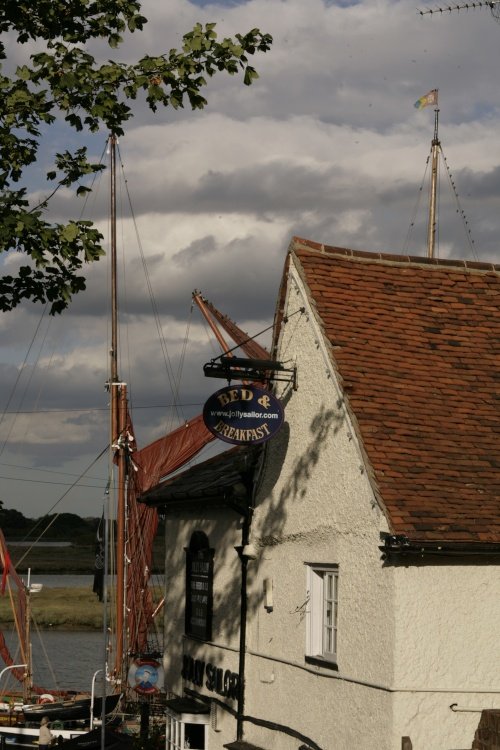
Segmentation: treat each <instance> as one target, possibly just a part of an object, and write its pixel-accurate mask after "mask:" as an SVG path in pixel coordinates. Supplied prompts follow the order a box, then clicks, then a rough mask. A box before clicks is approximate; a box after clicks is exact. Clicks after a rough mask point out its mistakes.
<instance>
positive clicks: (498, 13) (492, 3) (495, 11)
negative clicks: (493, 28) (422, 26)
mask: <svg viewBox="0 0 500 750" xmlns="http://www.w3.org/2000/svg"><path fill="white" fill-rule="evenodd" d="M476 8H489V9H490V11H491V15H492V16H493V18H494V19H495V21H496V22H497V23H500V0H474V1H473V2H468V3H458V4H455V5H443V6H441V7H437V8H425V9H424V10H419V11H418V12H419V13H420V15H421V16H428V15H430V16H432V15H434V14H437V13H452V12H453V11H454V10H456V11H460V10H475V9H476Z"/></svg>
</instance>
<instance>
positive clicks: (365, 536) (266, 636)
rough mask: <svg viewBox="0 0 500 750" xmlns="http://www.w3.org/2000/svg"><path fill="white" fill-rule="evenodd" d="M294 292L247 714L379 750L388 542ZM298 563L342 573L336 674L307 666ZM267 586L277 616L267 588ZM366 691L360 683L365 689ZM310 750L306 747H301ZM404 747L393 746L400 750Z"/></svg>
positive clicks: (389, 591)
mask: <svg viewBox="0 0 500 750" xmlns="http://www.w3.org/2000/svg"><path fill="white" fill-rule="evenodd" d="M304 305H306V307H307V300H306V299H305V298H304V296H303V294H302V290H301V284H300V282H298V283H294V282H293V281H292V282H291V283H290V291H289V299H288V307H287V311H286V315H287V316H288V322H287V323H286V324H285V326H284V332H283V336H282V340H281V344H280V351H279V352H278V354H277V358H278V359H279V360H280V361H283V362H288V363H289V364H290V360H293V361H295V362H296V364H297V369H298V378H299V388H298V391H296V392H294V391H292V390H291V389H290V387H288V386H285V388H284V393H283V394H282V397H283V399H284V403H285V418H286V422H287V425H286V426H285V427H284V428H283V429H282V431H281V433H279V434H278V435H277V436H276V437H275V438H273V440H271V441H270V442H269V443H268V448H267V455H266V459H265V463H264V466H263V471H262V486H261V488H260V489H259V492H258V502H257V509H256V513H255V516H254V522H253V527H252V538H253V540H254V541H255V542H256V543H257V544H258V545H260V546H259V549H260V556H259V559H258V560H257V561H256V562H255V563H254V564H253V567H252V568H251V570H252V571H253V578H252V585H251V593H250V601H251V603H252V606H251V611H252V612H255V615H254V617H253V618H252V619H251V620H249V628H248V639H247V644H248V649H249V654H248V656H247V664H248V672H247V699H246V713H247V714H250V715H251V716H253V717H256V718H258V719H266V720H268V721H272V722H276V723H279V724H283V725H286V726H287V727H289V728H290V729H292V730H295V731H299V732H300V733H301V734H302V735H304V737H306V738H309V739H310V740H312V741H314V742H315V743H316V744H317V745H318V746H319V747H321V748H322V750H334V749H335V748H341V749H342V748H346V749H347V748H356V750H363V749H366V750H373V749H374V748H377V750H383V749H384V748H390V745H391V741H392V710H391V702H392V695H391V692H390V686H391V685H392V682H393V646H394V636H395V633H394V619H393V618H394V595H393V574H392V572H391V571H390V570H389V571H383V570H382V565H381V561H380V557H381V553H380V551H379V549H378V546H379V544H380V532H381V531H387V524H386V520H385V516H384V514H383V512H382V511H381V509H380V508H379V506H378V505H377V503H376V501H375V498H374V495H373V492H372V488H371V485H370V483H369V481H368V477H367V475H366V470H365V465H364V462H363V457H362V454H361V452H360V450H359V447H358V445H357V441H356V437H355V434H354V430H353V427H352V424H351V423H350V421H349V418H348V416H347V412H346V409H345V406H344V404H343V403H342V401H341V398H340V392H339V391H338V390H337V387H336V383H335V374H334V373H333V372H332V369H331V367H330V365H329V359H328V356H327V354H326V350H325V344H324V342H323V339H322V336H321V333H320V331H319V330H318V329H316V327H315V324H314V321H313V316H312V314H311V313H310V311H309V312H307V311H306V313H305V314H301V313H298V314H294V313H295V311H296V310H298V309H299V308H300V307H302V306H304ZM306 562H317V563H319V562H322V563H334V564H338V566H339V630H338V632H339V645H338V666H339V669H338V672H336V671H332V670H331V669H325V668H322V667H321V668H320V667H317V666H314V665H310V664H306V662H305V658H304V657H305V646H306V609H307V606H308V605H307V602H306V596H307V591H306V588H307V587H306V566H305V564H304V563H306ZM265 578H269V579H271V580H272V582H273V596H274V602H273V611H272V612H269V611H267V610H266V609H265V606H264V605H265V602H264V601H263V598H262V597H263V580H264V579H265ZM363 683H365V684H363ZM247 739H248V741H249V742H252V743H254V744H256V745H258V746H262V747H264V748H268V747H272V748H273V750H292V749H293V750H296V749H297V747H298V746H299V745H300V744H301V743H300V742H298V741H297V739H295V738H293V737H292V736H290V735H287V734H286V733H284V732H279V731H271V730H270V729H265V728H260V727H256V726H248V727H247ZM306 745H307V741H306ZM399 747H400V745H399Z"/></svg>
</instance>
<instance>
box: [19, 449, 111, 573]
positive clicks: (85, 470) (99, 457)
mask: <svg viewBox="0 0 500 750" xmlns="http://www.w3.org/2000/svg"><path fill="white" fill-rule="evenodd" d="M108 448H109V446H108V445H107V446H106V447H105V448H104V449H103V450H102V451H101V452H100V453H99V455H98V456H96V458H94V460H93V461H92V463H90V464H89V466H88V467H87V468H86V469H84V471H82V472H81V474H80V475H79V477H78V479H76V480H75V481H74V482H73V483H72V484H71V485H70V486H69V487H68V489H67V490H66V492H63V494H62V495H61V497H60V498H59V499H58V500H56V502H55V503H54V504H53V505H52V507H51V508H49V510H48V511H47V513H45V515H44V516H42V518H40V519H39V520H38V521H37V523H36V524H35V525H34V526H33V528H32V529H30V534H32V533H34V532H35V531H36V530H37V529H38V528H39V527H40V526H41V525H42V522H43V521H44V519H45V518H47V516H49V515H50V513H51V512H52V511H53V510H54V509H55V508H57V506H58V505H59V503H60V502H62V500H64V498H65V497H66V495H67V494H68V493H69V492H70V491H71V490H72V489H73V488H74V487H76V485H77V484H78V482H79V481H80V479H82V477H84V476H85V474H86V473H87V471H89V469H91V468H92V466H94V465H95V464H96V463H97V462H98V461H99V459H101V458H102V456H103V455H104V454H105V453H106V451H107V450H108ZM60 515H61V514H60V513H56V514H55V516H54V518H53V519H52V520H51V521H50V523H49V524H48V526H46V527H45V528H44V529H43V531H42V532H41V534H39V535H38V536H37V538H36V539H34V540H31V539H28V538H27V537H25V538H24V539H23V540H22V541H32V544H31V546H30V547H28V548H27V549H26V551H25V553H24V555H23V556H22V557H21V558H20V559H19V560H18V561H17V562H16V563H15V565H14V567H15V568H18V567H19V566H20V565H21V563H22V562H23V561H24V560H25V558H26V557H27V555H28V554H29V553H30V552H31V551H32V549H33V547H34V546H35V545H36V544H37V542H39V541H40V539H42V538H43V536H44V535H45V534H46V533H47V531H48V530H49V529H50V527H51V526H52V525H53V524H54V523H55V521H56V520H57V519H58V518H59V516H60Z"/></svg>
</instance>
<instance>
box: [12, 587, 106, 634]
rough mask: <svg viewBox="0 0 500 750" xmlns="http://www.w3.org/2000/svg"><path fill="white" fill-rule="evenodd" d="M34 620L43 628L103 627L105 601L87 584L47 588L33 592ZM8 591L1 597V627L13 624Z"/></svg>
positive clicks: (75, 628)
mask: <svg viewBox="0 0 500 750" xmlns="http://www.w3.org/2000/svg"><path fill="white" fill-rule="evenodd" d="M30 601H31V612H32V615H33V618H32V619H33V622H34V623H36V625H37V626H38V627H39V628H42V629H43V630H48V629H54V630H100V629H101V628H102V617H103V605H102V603H101V602H99V600H98V599H97V596H96V595H95V594H94V593H93V592H92V588H91V586H89V587H88V589H87V588H47V587H44V588H43V589H42V590H41V591H40V592H39V593H37V594H33V595H32V596H31V600H30ZM13 626H14V617H13V615H12V608H11V604H10V600H9V597H8V595H7V594H6V595H4V596H2V597H0V628H5V627H13Z"/></svg>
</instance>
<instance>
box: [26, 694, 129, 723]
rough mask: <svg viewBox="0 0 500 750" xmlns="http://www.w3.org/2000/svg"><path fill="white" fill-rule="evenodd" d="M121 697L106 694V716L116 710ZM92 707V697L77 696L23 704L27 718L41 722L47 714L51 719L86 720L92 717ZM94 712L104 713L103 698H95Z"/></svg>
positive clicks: (95, 714) (27, 719) (96, 714)
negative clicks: (61, 699) (66, 699)
mask: <svg viewBox="0 0 500 750" xmlns="http://www.w3.org/2000/svg"><path fill="white" fill-rule="evenodd" d="M120 698H121V696H120V695H119V694H113V695H107V696H106V703H105V710H106V716H107V715H108V714H110V713H112V712H113V711H114V710H115V708H116V707H117V706H118V703H119V701H120ZM90 709H91V698H75V699H74V700H69V701H54V703H42V704H39V703H37V704H34V705H32V706H31V705H30V706H23V713H24V718H25V720H26V721H30V722H31V721H38V722H40V721H41V720H42V718H43V717H44V716H47V717H48V719H49V721H71V720H73V721H75V720H77V721H84V720H86V719H90ZM93 714H94V716H95V717H96V718H99V717H100V716H101V715H102V698H95V699H94V709H93Z"/></svg>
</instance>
